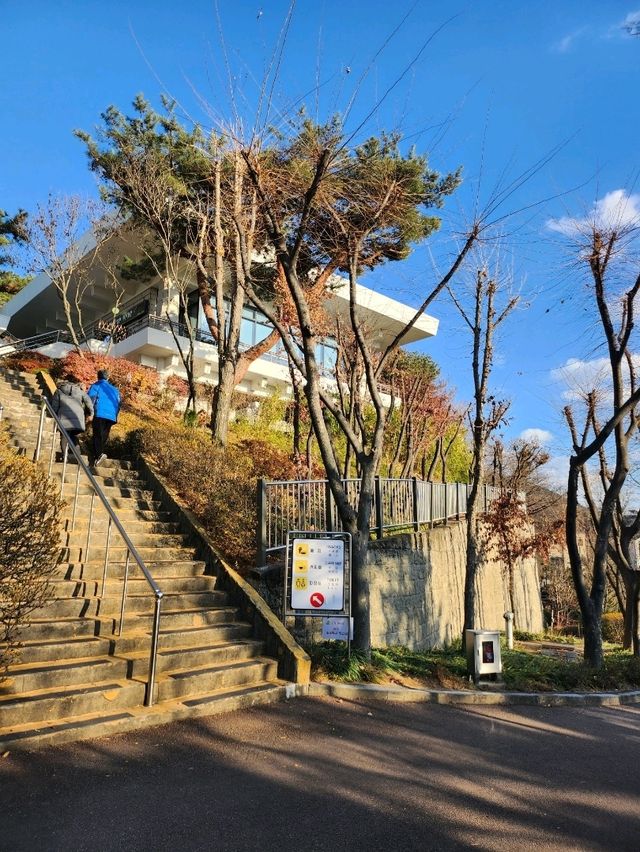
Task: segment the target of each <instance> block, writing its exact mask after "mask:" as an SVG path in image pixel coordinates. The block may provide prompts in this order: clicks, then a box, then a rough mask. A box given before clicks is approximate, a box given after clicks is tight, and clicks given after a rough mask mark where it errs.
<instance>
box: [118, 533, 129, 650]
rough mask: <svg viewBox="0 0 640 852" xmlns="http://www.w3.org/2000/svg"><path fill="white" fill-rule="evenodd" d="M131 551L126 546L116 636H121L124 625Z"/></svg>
mask: <svg viewBox="0 0 640 852" xmlns="http://www.w3.org/2000/svg"><path fill="white" fill-rule="evenodd" d="M130 558H131V551H130V550H129V548H127V559H126V561H125V563H124V581H123V583H122V603H121V604H120V624H119V626H118V636H122V628H123V625H124V608H125V604H126V601H127V585H128V583H129V559H130Z"/></svg>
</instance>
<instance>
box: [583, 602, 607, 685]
mask: <svg viewBox="0 0 640 852" xmlns="http://www.w3.org/2000/svg"><path fill="white" fill-rule="evenodd" d="M590 603H591V605H590V606H588V607H586V608H585V609H584V610H583V612H582V627H583V630H584V660H585V662H586V663H587V665H589V666H591V667H592V668H594V669H600V668H602V666H603V664H604V653H603V650H602V615H601V614H600V613H598V611H597V607H595V606H594V605H593V602H592V601H591V602H590Z"/></svg>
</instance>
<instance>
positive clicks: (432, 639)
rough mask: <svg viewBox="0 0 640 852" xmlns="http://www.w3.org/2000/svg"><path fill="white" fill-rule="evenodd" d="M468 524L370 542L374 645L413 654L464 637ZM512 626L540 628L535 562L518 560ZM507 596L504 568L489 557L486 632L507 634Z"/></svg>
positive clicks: (483, 578) (484, 575) (484, 588)
mask: <svg viewBox="0 0 640 852" xmlns="http://www.w3.org/2000/svg"><path fill="white" fill-rule="evenodd" d="M465 550H466V523H465V522H464V521H460V522H456V523H453V524H450V525H449V526H442V527H436V528H434V529H432V530H429V531H427V532H423V533H416V534H406V535H399V536H395V537H394V538H387V539H383V540H382V541H379V542H372V543H371V545H370V549H369V558H368V572H369V581H370V594H371V599H370V611H371V640H372V644H373V645H375V646H385V645H405V646H407V647H408V648H412V649H414V650H418V649H425V648H434V647H440V646H442V645H448V644H450V643H451V642H452V641H453V640H454V639H457V638H458V637H459V636H460V634H461V632H462V624H463V597H464V566H465ZM515 586H516V593H515V599H516V600H515V626H516V629H519V630H528V631H531V632H533V633H538V632H540V631H541V630H542V629H543V618H542V603H541V600H540V583H539V578H538V571H537V567H536V562H535V558H534V557H530V558H527V559H520V560H518V564H517V567H516V573H515ZM508 601H509V596H508V591H507V586H506V583H505V580H504V578H503V572H502V568H501V565H500V563H499V562H497V561H496V560H495V559H494V558H491V557H490V558H489V559H488V560H487V562H486V563H485V565H484V566H483V567H482V568H481V569H480V571H479V572H478V579H477V613H478V624H479V625H481V626H482V627H487V628H493V629H500V630H504V618H503V613H504V612H505V611H506V610H507V609H509V604H508Z"/></svg>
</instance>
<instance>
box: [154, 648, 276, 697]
mask: <svg viewBox="0 0 640 852" xmlns="http://www.w3.org/2000/svg"><path fill="white" fill-rule="evenodd" d="M276 677H277V663H276V661H275V660H271V659H268V658H266V657H257V658H255V659H252V660H243V661H241V662H236V663H220V664H218V665H211V666H204V667H202V668H197V669H193V670H190V671H179V672H172V673H169V674H165V673H161V674H160V675H159V677H158V679H157V680H156V695H157V699H156V700H157V701H167V700H168V699H170V698H184V697H188V696H191V695H193V693H194V692H212V691H214V690H215V689H220V688H222V687H225V686H241V685H248V684H250V683H251V682H253V681H267V680H275V679H276Z"/></svg>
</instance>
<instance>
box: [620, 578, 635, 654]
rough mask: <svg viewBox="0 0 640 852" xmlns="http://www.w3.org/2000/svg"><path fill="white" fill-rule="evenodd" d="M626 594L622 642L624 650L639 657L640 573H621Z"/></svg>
mask: <svg viewBox="0 0 640 852" xmlns="http://www.w3.org/2000/svg"><path fill="white" fill-rule="evenodd" d="M620 573H621V576H622V580H623V582H624V588H625V592H626V599H627V601H626V607H625V610H624V640H623V647H624V648H625V650H629V649H632V651H633V654H634V655H635V656H639V655H640V638H639V634H640V624H639V618H638V617H639V615H640V572H638V571H621V572H620Z"/></svg>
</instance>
